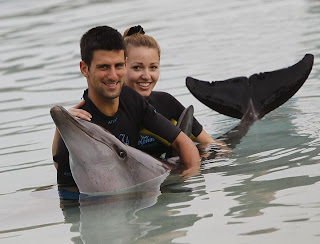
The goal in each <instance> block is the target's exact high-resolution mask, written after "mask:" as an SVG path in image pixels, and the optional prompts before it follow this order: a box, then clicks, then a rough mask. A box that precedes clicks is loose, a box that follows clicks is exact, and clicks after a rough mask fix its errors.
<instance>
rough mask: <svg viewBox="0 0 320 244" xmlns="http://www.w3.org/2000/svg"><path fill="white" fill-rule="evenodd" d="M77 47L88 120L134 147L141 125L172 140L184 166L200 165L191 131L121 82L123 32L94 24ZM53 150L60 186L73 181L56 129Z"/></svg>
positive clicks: (123, 67) (188, 168)
mask: <svg viewBox="0 0 320 244" xmlns="http://www.w3.org/2000/svg"><path fill="white" fill-rule="evenodd" d="M80 48H81V59H82V61H81V62H80V71H81V73H82V74H83V76H84V77H85V78H86V79H87V83H88V90H86V91H85V93H84V96H83V97H84V100H85V103H82V104H81V106H82V107H81V109H83V110H85V111H87V112H89V113H90V114H91V115H92V118H91V121H92V122H94V123H96V124H99V125H100V126H102V127H104V128H105V129H107V130H108V131H110V132H111V133H112V134H114V135H115V136H116V137H117V138H118V139H119V140H121V141H122V142H123V143H125V144H128V145H130V146H133V147H136V146H137V145H136V143H137V141H138V140H137V138H138V131H139V128H140V126H141V125H143V126H144V127H145V128H146V129H148V130H150V131H152V132H154V133H155V134H157V135H159V136H161V137H162V138H164V139H166V140H167V141H169V142H170V143H171V145H172V147H173V148H174V150H175V151H177V152H178V154H179V156H180V159H181V163H182V164H183V165H184V167H185V168H186V172H188V171H194V170H198V169H199V166H200V156H199V153H198V149H197V148H196V146H195V145H194V143H193V142H192V141H191V140H190V139H189V137H188V136H186V135H185V134H184V133H183V132H181V131H180V129H178V128H177V127H175V126H174V125H173V124H172V123H171V122H169V121H168V120H167V119H166V118H164V117H163V116H162V115H160V114H158V113H156V111H155V109H154V108H153V107H152V106H151V105H150V104H149V103H148V102H147V101H146V100H145V99H144V98H142V97H141V96H140V95H139V94H138V93H137V92H135V91H134V90H133V89H131V88H129V87H125V86H124V87H123V84H124V76H125V73H126V63H125V45H124V42H123V39H122V36H121V34H120V33H119V32H118V31H117V30H115V29H113V28H111V27H109V26H98V27H95V28H92V29H90V30H89V31H88V32H86V33H85V34H84V35H83V36H82V38H81V41H80ZM85 111H84V113H85ZM79 117H81V115H79ZM57 140H58V145H57V146H56V142H57ZM79 143H81V142H79ZM52 153H53V155H54V156H53V157H54V161H55V165H56V167H57V170H58V184H59V186H75V182H74V180H73V177H72V174H71V170H70V165H69V154H68V150H67V148H66V146H65V144H64V142H63V140H62V139H61V137H60V136H59V135H58V133H56V135H55V139H54V143H53V147H52Z"/></svg>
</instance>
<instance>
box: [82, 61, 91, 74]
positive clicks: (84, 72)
mask: <svg viewBox="0 0 320 244" xmlns="http://www.w3.org/2000/svg"><path fill="white" fill-rule="evenodd" d="M80 71H81V73H82V75H83V76H84V77H88V75H89V67H88V65H87V64H86V63H85V62H83V61H80Z"/></svg>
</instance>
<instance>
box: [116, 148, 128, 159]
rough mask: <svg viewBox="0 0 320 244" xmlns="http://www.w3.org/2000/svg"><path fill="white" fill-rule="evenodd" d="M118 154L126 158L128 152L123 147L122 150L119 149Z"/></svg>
mask: <svg viewBox="0 0 320 244" xmlns="http://www.w3.org/2000/svg"><path fill="white" fill-rule="evenodd" d="M118 155H119V157H120V158H125V157H127V153H126V152H125V151H124V150H122V149H120V150H119V151H118Z"/></svg>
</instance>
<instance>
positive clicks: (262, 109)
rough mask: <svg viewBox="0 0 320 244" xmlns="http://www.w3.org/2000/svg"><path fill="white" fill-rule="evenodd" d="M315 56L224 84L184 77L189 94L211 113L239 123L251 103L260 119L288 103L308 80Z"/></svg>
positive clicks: (223, 82)
mask: <svg viewBox="0 0 320 244" xmlns="http://www.w3.org/2000/svg"><path fill="white" fill-rule="evenodd" d="M313 60H314V56H313V55H312V54H306V55H305V56H304V58H303V59H302V60H300V61H299V62H298V63H296V64H294V65H292V66H290V67H288V68H283V69H279V70H275V71H270V72H264V73H259V74H253V75H251V76H250V77H249V78H247V77H235V78H231V79H228V80H224V81H213V82H211V83H210V82H207V81H201V80H197V79H194V78H192V77H187V79H186V85H187V87H188V89H189V90H190V92H191V93H192V94H193V95H194V96H195V97H196V98H197V99H198V100H199V101H200V102H202V103H203V104H205V105H207V106H208V107H210V108H211V109H213V110H215V111H217V112H219V113H221V114H224V115H227V116H231V117H234V118H238V119H241V118H242V117H243V115H244V114H245V112H246V111H247V109H248V106H249V102H250V101H252V104H253V107H254V109H255V111H256V113H257V114H256V116H257V117H258V119H261V118H262V117H263V116H264V115H265V114H267V113H269V112H270V111H272V110H274V109H276V108H277V107H279V106H281V105H282V104H283V103H285V102H286V101H287V100H288V99H290V98H291V97H292V96H293V95H294V94H295V93H296V92H297V91H298V90H299V89H300V87H301V86H302V85H303V84H304V82H305V81H306V79H307V78H308V76H309V74H310V72H311V69H312V66H313Z"/></svg>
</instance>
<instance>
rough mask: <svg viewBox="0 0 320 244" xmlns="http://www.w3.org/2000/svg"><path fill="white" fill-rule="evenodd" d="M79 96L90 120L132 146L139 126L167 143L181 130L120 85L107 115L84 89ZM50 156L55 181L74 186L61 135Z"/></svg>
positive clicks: (137, 135) (137, 95) (135, 144)
mask: <svg viewBox="0 0 320 244" xmlns="http://www.w3.org/2000/svg"><path fill="white" fill-rule="evenodd" d="M83 98H84V99H85V104H84V105H83V107H82V109H84V110H86V111H88V112H89V113H90V114H91V115H92V118H91V121H92V122H93V123H96V124H98V125H100V126H102V127H104V128H105V129H107V130H108V131H110V132H111V133H112V134H113V135H115V136H116V137H117V138H118V139H119V140H120V141H122V142H123V143H125V144H127V145H130V146H132V147H135V148H138V147H137V142H138V137H139V129H140V128H141V126H143V127H145V128H147V129H148V130H150V131H152V132H153V133H155V134H157V135H160V136H161V137H163V138H165V139H166V140H168V141H169V142H170V143H171V142H173V141H174V140H175V138H176V137H177V136H178V134H179V133H180V131H181V130H180V129H179V128H177V127H176V126H174V125H173V124H172V123H171V122H170V121H168V120H167V119H166V118H165V117H163V116H162V115H161V114H159V113H156V111H155V109H154V107H153V106H151V105H150V104H149V103H148V102H147V100H146V99H144V98H143V97H141V96H140V95H139V94H138V93H137V92H136V91H134V90H133V89H131V88H129V87H126V86H124V87H123V88H122V91H121V94H120V99H119V109H118V111H117V113H116V114H115V115H114V116H112V117H108V116H106V115H104V114H103V113H102V112H100V111H99V110H98V108H97V107H96V106H95V105H94V104H93V102H92V101H91V100H90V99H89V98H88V91H87V90H86V91H85V92H84V95H83ZM53 159H54V161H55V162H56V163H58V174H57V180H58V185H59V186H76V184H75V182H74V179H73V177H72V174H71V170H70V165H69V152H68V149H67V148H66V146H65V144H64V142H63V140H62V138H61V137H60V138H59V141H58V146H57V152H56V155H55V156H54V157H53Z"/></svg>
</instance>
